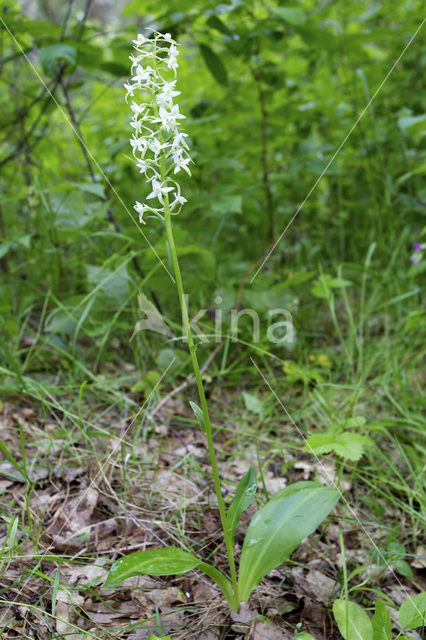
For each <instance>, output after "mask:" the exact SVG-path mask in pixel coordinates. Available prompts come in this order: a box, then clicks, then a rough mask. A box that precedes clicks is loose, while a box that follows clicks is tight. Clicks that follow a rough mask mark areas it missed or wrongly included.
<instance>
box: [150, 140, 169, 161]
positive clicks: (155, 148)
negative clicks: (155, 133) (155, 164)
mask: <svg viewBox="0 0 426 640" xmlns="http://www.w3.org/2000/svg"><path fill="white" fill-rule="evenodd" d="M148 146H149V148H150V150H151V151H152V153H153V154H154V155H155V157H156V158H157V156H158V154H159V153H160V151H161V149H164V148H165V147H167V143H163V144H161V142H160V141H159V140H157V138H153V139H152V140H150V141H149V142H148Z"/></svg>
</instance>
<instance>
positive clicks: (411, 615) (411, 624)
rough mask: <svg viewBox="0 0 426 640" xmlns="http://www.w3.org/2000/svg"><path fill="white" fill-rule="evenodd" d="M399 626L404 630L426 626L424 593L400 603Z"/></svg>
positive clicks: (425, 593)
mask: <svg viewBox="0 0 426 640" xmlns="http://www.w3.org/2000/svg"><path fill="white" fill-rule="evenodd" d="M399 624H400V625H401V627H404V628H405V629H415V628H416V627H422V626H426V591H423V593H419V594H417V595H416V596H413V597H412V598H408V600H406V601H405V602H403V603H402V605H401V607H400V609H399Z"/></svg>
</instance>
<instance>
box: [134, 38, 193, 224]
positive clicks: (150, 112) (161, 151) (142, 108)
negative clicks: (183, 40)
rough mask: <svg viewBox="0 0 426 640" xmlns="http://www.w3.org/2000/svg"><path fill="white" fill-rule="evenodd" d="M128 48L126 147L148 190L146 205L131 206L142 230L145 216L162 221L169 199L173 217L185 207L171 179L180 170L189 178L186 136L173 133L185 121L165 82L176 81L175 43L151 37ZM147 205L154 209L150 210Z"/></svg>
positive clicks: (176, 93) (173, 89) (175, 93)
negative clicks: (129, 129) (128, 128)
mask: <svg viewBox="0 0 426 640" xmlns="http://www.w3.org/2000/svg"><path fill="white" fill-rule="evenodd" d="M133 44H134V45H135V50H136V53H134V54H133V55H131V56H130V61H131V74H130V75H131V76H132V77H131V79H130V80H128V81H127V83H125V84H124V88H125V90H126V102H127V100H128V98H129V96H131V98H132V100H131V101H130V102H131V104H130V110H131V112H132V118H131V120H130V125H131V127H132V129H133V132H132V135H131V137H130V145H131V147H132V152H133V157H134V159H135V164H136V166H137V168H138V170H139V172H140V173H141V174H142V175H143V176H144V178H143V180H144V182H145V184H148V185H150V186H151V190H150V192H149V195H148V196H147V197H146V203H141V202H138V201H136V204H135V205H134V209H135V211H137V213H138V214H139V219H140V222H141V224H146V223H145V221H144V219H143V218H144V214H145V213H146V212H149V215H150V216H155V217H157V218H159V219H161V220H164V216H165V211H164V208H165V206H166V201H169V200H168V199H169V198H170V201H169V206H170V210H171V211H172V212H173V213H178V211H179V210H180V207H181V206H182V205H183V204H184V203H185V202H186V201H187V200H186V198H184V197H183V196H182V195H181V192H180V185H179V183H178V182H176V181H175V180H174V179H172V177H171V176H172V175H175V174H177V173H179V171H181V169H183V170H184V171H185V172H186V173H188V175H191V172H190V169H189V164H190V162H191V158H190V157H189V155H188V149H189V147H188V144H187V143H186V138H187V137H188V136H187V134H186V133H181V132H180V131H179V127H180V121H181V120H183V119H184V118H185V116H184V115H183V114H182V113H180V111H179V105H177V104H174V99H175V98H176V96H179V95H180V91H177V90H176V80H175V79H173V80H170V75H171V73H170V70H172V71H173V75H174V76H175V77H176V69H177V68H178V66H179V65H178V63H177V57H178V55H179V52H178V49H177V46H176V43H175V41H174V40H173V38H172V36H171V34H170V33H166V34H164V35H162V34H161V33H158V32H154V34H153V36H152V37H150V38H149V39H148V38H145V37H144V36H143V35H142V34H139V35H138V37H137V39H136V40H133ZM164 54H165V55H164ZM139 91H140V92H141V93H143V94H144V98H141V99H140V100H139V99H138V97H137V96H138V92H139ZM135 96H136V97H135ZM140 102H141V104H140ZM153 199H156V200H157V201H158V202H159V203H160V204H159V205H158V204H157V205H156V206H155V207H153V206H150V200H153Z"/></svg>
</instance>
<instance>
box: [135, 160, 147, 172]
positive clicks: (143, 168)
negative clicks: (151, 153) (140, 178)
mask: <svg viewBox="0 0 426 640" xmlns="http://www.w3.org/2000/svg"><path fill="white" fill-rule="evenodd" d="M136 166H137V167H138V169H139V173H143V174H145V175H146V171H147V169H149V166H150V165H149V162H147V161H146V160H138V161H137V163H136Z"/></svg>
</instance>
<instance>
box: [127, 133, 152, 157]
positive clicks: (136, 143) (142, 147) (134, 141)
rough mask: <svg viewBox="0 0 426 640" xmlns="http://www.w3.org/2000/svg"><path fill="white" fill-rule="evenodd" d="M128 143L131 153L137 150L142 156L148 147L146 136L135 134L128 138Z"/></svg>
mask: <svg viewBox="0 0 426 640" xmlns="http://www.w3.org/2000/svg"><path fill="white" fill-rule="evenodd" d="M130 144H131V146H132V149H133V153H134V152H135V151H139V152H140V153H141V154H142V158H143V157H144V155H145V153H146V150H147V149H148V140H147V139H146V138H142V137H140V138H137V137H136V136H135V134H133V137H132V138H130Z"/></svg>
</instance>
